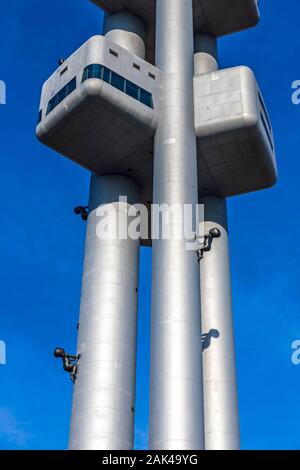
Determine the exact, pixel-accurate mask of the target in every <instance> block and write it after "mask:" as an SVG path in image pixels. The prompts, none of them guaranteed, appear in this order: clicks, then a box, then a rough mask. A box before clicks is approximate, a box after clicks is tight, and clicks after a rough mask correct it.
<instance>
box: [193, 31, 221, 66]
mask: <svg viewBox="0 0 300 470" xmlns="http://www.w3.org/2000/svg"><path fill="white" fill-rule="evenodd" d="M194 50H195V56H194V73H195V75H202V74H204V73H208V72H213V71H215V70H218V69H219V64H218V43H217V39H216V38H215V37H213V36H209V35H207V34H197V36H195V46H194Z"/></svg>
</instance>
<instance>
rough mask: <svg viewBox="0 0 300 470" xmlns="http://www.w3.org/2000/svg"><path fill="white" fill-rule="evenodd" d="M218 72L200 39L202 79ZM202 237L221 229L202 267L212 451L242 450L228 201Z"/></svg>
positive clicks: (219, 202) (212, 43) (214, 201)
mask: <svg viewBox="0 0 300 470" xmlns="http://www.w3.org/2000/svg"><path fill="white" fill-rule="evenodd" d="M217 69H218V48H217V40H216V38H213V37H211V36H207V35H204V34H203V35H198V36H196V38H195V70H196V73H197V75H200V74H204V73H209V72H214V71H215V70H217ZM200 203H202V204H204V211H205V215H204V220H205V222H204V227H202V229H203V232H202V233H205V234H207V233H209V231H210V229H212V228H215V227H216V228H218V229H219V230H220V231H221V237H220V238H218V239H214V240H213V243H212V248H211V251H210V252H208V253H205V254H204V258H203V259H202V260H201V262H200V279H201V316H202V331H203V335H204V337H203V338H204V341H203V347H204V348H203V349H204V350H203V378H204V412H205V413H204V414H205V448H206V450H235V449H239V447H240V435H239V416H238V400H237V383H236V368H235V351H234V334H233V319H232V301H231V280H230V261H229V243H228V224H227V205H226V200H225V199H222V198H219V197H215V196H207V197H205V198H203V199H201V200H200Z"/></svg>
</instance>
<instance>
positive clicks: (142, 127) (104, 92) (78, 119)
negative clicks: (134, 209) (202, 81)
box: [37, 36, 160, 183]
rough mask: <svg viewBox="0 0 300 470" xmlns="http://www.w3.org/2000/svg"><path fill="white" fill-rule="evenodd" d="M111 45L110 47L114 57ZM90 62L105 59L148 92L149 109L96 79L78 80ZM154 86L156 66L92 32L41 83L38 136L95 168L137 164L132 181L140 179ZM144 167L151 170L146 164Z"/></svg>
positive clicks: (151, 126)
mask: <svg viewBox="0 0 300 470" xmlns="http://www.w3.org/2000/svg"><path fill="white" fill-rule="evenodd" d="M110 50H113V51H115V52H116V53H117V57H116V55H113V54H111V53H110ZM91 64H101V65H104V66H105V67H107V68H109V69H110V70H113V71H114V72H116V73H117V74H119V75H121V76H122V77H124V78H125V79H127V80H130V81H131V82H133V83H135V84H136V85H137V86H139V87H141V88H143V89H145V90H146V91H148V92H150V93H151V94H152V97H153V101H154V109H152V108H150V107H147V106H145V105H144V104H142V103H141V102H139V101H137V100H135V99H134V98H131V97H130V96H128V95H127V94H125V93H124V92H122V91H120V90H118V89H117V88H114V87H113V86H111V85H109V84H108V83H106V82H104V81H102V80H100V79H97V78H92V79H88V80H86V81H84V82H82V77H83V71H84V68H85V67H86V66H88V65H91ZM134 64H136V65H138V66H139V67H140V70H138V69H137V68H135V67H134ZM149 73H150V74H152V75H154V76H155V80H154V79H153V78H151V77H150V76H149ZM74 77H76V81H77V86H76V90H74V91H73V92H72V93H71V94H70V95H69V96H67V97H66V98H65V99H63V100H62V102H61V103H60V104H58V105H57V106H56V107H55V108H54V109H53V110H52V111H51V112H50V113H49V114H46V112H47V107H48V103H49V101H50V100H51V98H53V96H55V95H56V94H57V93H58V92H59V91H60V90H61V89H62V88H63V87H64V86H65V85H66V84H67V83H69V82H70V80H72V79H73V78H74ZM159 86H160V71H159V70H158V69H157V68H155V67H153V66H152V65H151V64H148V63H147V62H145V61H144V60H142V59H140V58H139V57H137V56H135V55H133V54H131V53H130V52H128V51H126V50H125V49H123V48H121V47H120V46H118V45H117V44H115V43H113V42H112V41H109V40H108V39H106V38H104V37H103V36H94V37H92V38H91V39H90V40H89V41H87V42H86V43H85V44H84V45H83V46H82V47H81V48H80V49H78V50H77V51H76V52H75V53H74V54H73V55H72V56H71V57H70V58H69V59H67V60H66V61H65V62H64V63H63V64H62V65H61V66H60V67H59V69H58V70H56V72H55V73H54V74H53V75H52V76H51V77H50V78H49V79H48V80H47V81H46V83H45V84H44V86H43V90H42V97H41V105H40V109H41V110H42V121H41V122H40V123H39V124H38V126H37V136H38V137H39V139H40V140H41V141H42V142H43V143H44V144H45V145H47V146H49V147H51V148H53V149H54V150H56V151H57V152H59V153H61V154H62V155H64V156H66V157H68V158H70V159H71V160H74V161H75V162H77V163H79V164H80V165H82V166H83V167H85V168H87V169H89V170H91V171H93V172H95V173H97V174H108V173H110V172H118V173H119V174H120V173H121V174H122V173H123V172H124V174H127V173H128V170H136V173H137V175H136V178H137V180H138V181H137V182H138V183H141V182H143V181H139V180H143V176H142V174H143V172H144V168H143V165H142V163H143V162H144V161H145V160H147V161H148V160H149V158H148V157H149V151H150V152H151V151H152V148H153V144H152V143H151V142H152V140H153V136H154V133H155V130H156V127H157V116H158V108H159V101H160V96H159ZM149 142H150V146H149ZM137 153H139V155H140V158H139V159H138V158H136V154H137ZM132 164H135V167H132V166H131V165H132ZM149 173H150V175H151V169H150V170H149ZM132 176H134V175H132ZM150 178H151V176H150Z"/></svg>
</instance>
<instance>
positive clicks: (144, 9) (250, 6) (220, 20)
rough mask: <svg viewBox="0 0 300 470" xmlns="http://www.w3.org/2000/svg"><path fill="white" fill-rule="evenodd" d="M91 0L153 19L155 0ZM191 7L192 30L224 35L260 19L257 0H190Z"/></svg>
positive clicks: (109, 10) (111, 10)
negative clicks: (192, 9) (191, 1)
mask: <svg viewBox="0 0 300 470" xmlns="http://www.w3.org/2000/svg"><path fill="white" fill-rule="evenodd" d="M91 1H92V2H93V3H95V4H96V5H97V6H99V7H100V8H103V9H104V10H105V11H107V12H109V13H115V12H119V11H120V10H121V11H122V10H125V11H126V10H129V11H130V12H132V13H134V14H136V15H137V16H139V17H140V18H142V19H143V21H145V23H147V24H148V25H151V24H153V23H154V22H155V4H156V0H91ZM182 2H183V4H184V2H185V0H182ZM193 7H194V12H193V13H194V15H193V16H194V31H195V33H200V32H202V33H206V34H212V35H213V36H216V37H218V36H224V35H225V34H231V33H234V32H236V31H240V30H242V29H246V28H250V27H252V26H255V25H256V24H257V22H258V21H259V10H258V0H193Z"/></svg>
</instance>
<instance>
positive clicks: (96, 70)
mask: <svg viewBox="0 0 300 470" xmlns="http://www.w3.org/2000/svg"><path fill="white" fill-rule="evenodd" d="M102 70H103V67H102V65H99V64H92V65H89V66H88V67H86V68H85V69H84V72H83V77H82V81H83V82H84V81H85V80H87V79H89V78H100V79H101V78H102Z"/></svg>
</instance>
